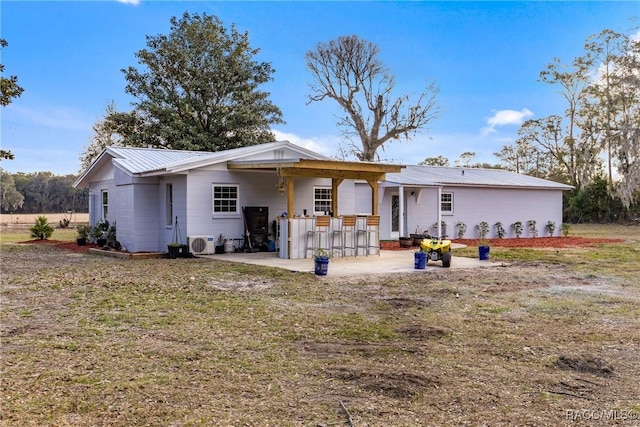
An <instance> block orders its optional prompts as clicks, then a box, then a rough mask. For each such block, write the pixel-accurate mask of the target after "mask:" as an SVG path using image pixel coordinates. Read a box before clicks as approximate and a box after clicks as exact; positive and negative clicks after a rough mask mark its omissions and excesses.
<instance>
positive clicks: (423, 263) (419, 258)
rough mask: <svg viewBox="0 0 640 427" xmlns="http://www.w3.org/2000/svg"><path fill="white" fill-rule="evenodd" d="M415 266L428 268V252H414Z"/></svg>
mask: <svg viewBox="0 0 640 427" xmlns="http://www.w3.org/2000/svg"><path fill="white" fill-rule="evenodd" d="M413 265H414V267H415V268H418V269H420V270H424V269H425V268H427V254H426V253H425V252H416V253H415V254H414V264H413Z"/></svg>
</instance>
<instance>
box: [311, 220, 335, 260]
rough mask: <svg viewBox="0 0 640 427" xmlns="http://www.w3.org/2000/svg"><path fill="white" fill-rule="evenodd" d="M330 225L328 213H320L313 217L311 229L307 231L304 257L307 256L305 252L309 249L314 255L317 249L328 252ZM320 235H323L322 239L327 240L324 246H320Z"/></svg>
mask: <svg viewBox="0 0 640 427" xmlns="http://www.w3.org/2000/svg"><path fill="white" fill-rule="evenodd" d="M330 225H331V217H330V216H328V215H321V216H317V217H316V218H315V224H314V226H313V230H309V231H307V250H306V251H305V258H306V257H307V252H309V251H313V254H314V255H315V252H316V251H317V250H319V249H322V250H324V251H327V252H329V247H328V246H329V228H330ZM322 236H324V239H325V241H326V242H327V247H326V248H325V247H323V246H322ZM309 243H311V244H309Z"/></svg>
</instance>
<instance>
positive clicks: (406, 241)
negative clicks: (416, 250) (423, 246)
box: [399, 236, 413, 248]
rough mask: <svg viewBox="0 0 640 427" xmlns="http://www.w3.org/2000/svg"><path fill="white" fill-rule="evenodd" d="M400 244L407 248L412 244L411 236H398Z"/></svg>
mask: <svg viewBox="0 0 640 427" xmlns="http://www.w3.org/2000/svg"><path fill="white" fill-rule="evenodd" d="M399 241H400V246H401V247H403V248H409V247H411V246H413V237H406V236H405V237H400V239H399Z"/></svg>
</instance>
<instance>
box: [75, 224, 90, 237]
mask: <svg viewBox="0 0 640 427" xmlns="http://www.w3.org/2000/svg"><path fill="white" fill-rule="evenodd" d="M90 231H91V230H90V228H89V226H88V225H87V224H79V225H78V227H77V228H76V233H77V238H78V239H88V238H89V232H90Z"/></svg>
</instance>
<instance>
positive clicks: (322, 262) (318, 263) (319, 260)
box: [315, 256, 329, 276]
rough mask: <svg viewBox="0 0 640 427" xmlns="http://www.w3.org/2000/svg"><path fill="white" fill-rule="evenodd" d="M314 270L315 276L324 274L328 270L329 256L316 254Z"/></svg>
mask: <svg viewBox="0 0 640 427" xmlns="http://www.w3.org/2000/svg"><path fill="white" fill-rule="evenodd" d="M315 270H316V275H317V276H326V275H327V272H328V271H329V257H326V256H317V257H316V258H315Z"/></svg>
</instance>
